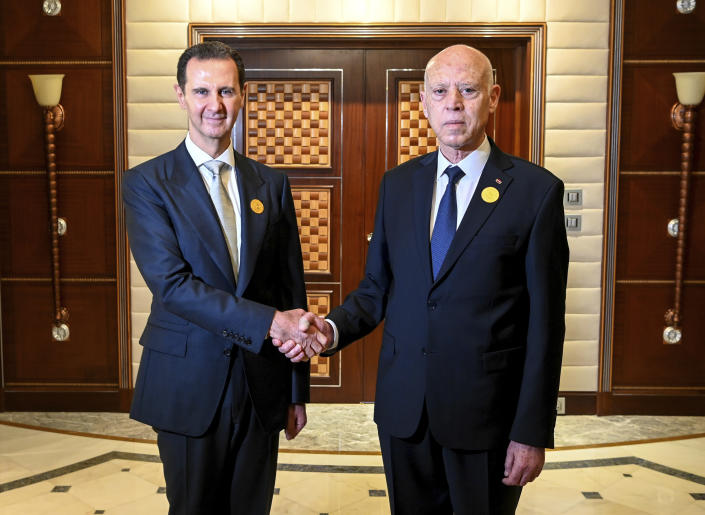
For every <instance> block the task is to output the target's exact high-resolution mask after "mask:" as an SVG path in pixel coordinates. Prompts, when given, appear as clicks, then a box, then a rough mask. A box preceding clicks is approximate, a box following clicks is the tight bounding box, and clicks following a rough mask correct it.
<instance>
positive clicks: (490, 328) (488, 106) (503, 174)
mask: <svg viewBox="0 0 705 515" xmlns="http://www.w3.org/2000/svg"><path fill="white" fill-rule="evenodd" d="M499 93H500V87H499V86H498V85H496V84H493V80H492V66H491V64H490V62H489V60H488V59H487V57H486V56H485V55H484V54H482V53H481V52H479V51H477V50H475V49H473V48H470V47H467V46H464V45H456V46H452V47H449V48H446V49H445V50H443V51H442V52H440V53H439V54H437V55H436V56H434V57H433V58H432V59H431V60H430V61H429V63H428V65H427V67H426V74H425V90H424V92H423V94H422V97H421V98H422V102H423V107H424V113H425V115H426V117H427V118H428V120H429V122H430V124H431V127H432V128H433V130H434V132H435V133H436V136H437V139H438V142H439V151H438V152H434V153H431V154H427V155H425V156H421V157H419V158H416V159H414V160H411V161H409V162H407V163H404V164H402V165H400V166H398V167H396V168H395V169H393V170H390V171H389V172H387V173H386V174H385V176H384V178H383V180H382V184H381V186H380V190H379V201H378V205H377V212H376V218H375V228H374V236H373V237H372V241H371V243H370V247H369V252H368V255H367V264H366V270H365V277H364V279H363V280H362V281H361V282H360V285H359V286H358V288H357V290H355V291H353V292H352V293H351V294H350V295H349V296H348V297H347V298H346V300H345V302H344V303H343V305H342V306H340V307H338V308H336V309H334V310H333V311H332V312H331V313H330V314H329V315H328V317H327V322H329V323H328V324H326V323H325V322H322V321H321V320H320V319H317V318H316V317H314V316H313V314H311V313H308V314H306V316H305V317H306V320H307V322H308V323H311V324H315V325H316V326H317V327H319V328H320V329H321V330H322V331H324V332H326V334H327V336H328V339H329V340H332V341H334V343H333V350H332V351H328V352H334V351H337V350H340V349H343V348H345V346H347V345H348V344H350V343H352V342H353V341H354V340H356V339H358V338H360V337H362V336H364V335H366V334H368V333H369V332H370V331H372V329H374V328H375V327H376V326H377V325H378V324H379V323H380V322H381V321H382V320H383V319H384V320H385V327H384V336H383V339H382V348H381V351H380V357H379V369H378V375H377V393H376V403H375V421H376V422H377V425H378V430H379V437H380V444H381V448H382V457H383V461H384V468H385V474H386V477H387V486H388V490H389V498H390V504H391V508H392V512H393V513H395V514H403V515H407V514H412V513H413V514H421V513H422V514H429V515H442V514H451V513H455V514H456V515H465V514H470V513H473V514H485V513H501V514H504V513H514V511H515V509H516V506H517V503H518V501H519V495H520V493H521V487H522V486H523V485H525V484H526V483H527V482H529V481H532V480H534V479H535V478H536V477H537V476H538V474H539V473H540V471H541V469H542V467H543V463H544V448H546V447H552V446H553V430H554V425H555V417H556V412H555V406H556V398H557V394H558V384H559V377H560V370H561V358H562V348H563V337H564V332H565V325H564V314H565V290H566V279H567V268H568V245H567V241H566V234H565V227H564V221H563V204H562V200H563V184H562V182H561V181H560V180H558V179H557V178H556V177H554V176H553V175H552V174H551V173H550V172H548V171H547V170H545V169H543V168H540V167H538V166H535V165H533V164H531V163H529V162H526V161H523V160H521V159H518V158H516V157H513V156H510V155H507V154H504V153H503V152H502V151H501V150H500V149H499V148H498V147H497V146H496V145H495V144H494V142H492V141H491V140H490V139H489V138H488V137H487V136H486V135H485V127H486V125H487V120H488V117H489V115H490V114H491V113H493V112H494V111H495V109H496V108H497V104H498V101H499ZM334 331H335V333H336V334H335V335H334ZM275 345H278V346H280V351H281V352H283V353H285V354H286V355H287V357H289V358H292V359H293V360H295V361H297V360H304V359H306V358H307V357H310V356H311V355H313V354H314V351H313V350H311V349H309V348H308V347H307V346H306V345H305V344H296V343H295V342H293V341H289V342H285V343H284V344H282V343H281V342H278V341H275Z"/></svg>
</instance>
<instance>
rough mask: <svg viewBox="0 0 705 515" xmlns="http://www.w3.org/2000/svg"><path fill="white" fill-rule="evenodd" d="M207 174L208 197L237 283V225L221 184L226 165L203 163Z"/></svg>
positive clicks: (219, 162)
mask: <svg viewBox="0 0 705 515" xmlns="http://www.w3.org/2000/svg"><path fill="white" fill-rule="evenodd" d="M203 166H205V167H206V168H207V169H208V171H209V172H211V174H212V176H211V180H210V188H209V189H210V195H211V200H212V201H213V206H214V207H215V210H216V212H217V213H218V218H219V219H220V226H221V228H222V229H223V234H224V235H225V241H226V242H227V244H228V250H229V252H230V259H231V262H232V266H233V273H234V274H235V280H236V281H237V273H238V255H237V223H236V221H235V210H234V209H233V203H232V202H231V201H230V197H229V196H228V192H227V190H226V188H225V184H224V183H223V177H222V173H221V172H222V171H223V169H224V168H225V167H226V163H224V162H222V161H217V160H215V159H214V160H212V161H206V162H205V163H203Z"/></svg>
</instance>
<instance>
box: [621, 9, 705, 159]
mask: <svg viewBox="0 0 705 515" xmlns="http://www.w3.org/2000/svg"><path fill="white" fill-rule="evenodd" d="M703 10H705V9H703ZM703 31H704V32H705V29H703ZM703 48H705V47H703ZM703 54H704V55H703V57H704V58H705V50H703ZM703 70H705V63H703V64H662V63H655V64H648V63H638V64H628V63H627V64H625V65H624V68H623V70H622V72H623V90H622V131H621V152H620V170H622V171H624V170H680V150H681V141H682V133H681V132H680V131H677V130H675V129H674V128H673V126H672V125H671V121H670V118H671V107H672V106H673V104H674V103H676V102H677V101H678V96H677V94H676V83H675V80H674V79H673V75H672V74H673V72H687V71H703ZM696 131H697V134H696V142H695V147H696V149H705V109H700V110H699V111H698V116H697V120H696ZM693 167H694V168H693V169H694V170H705V152H698V151H697V150H696V152H695V160H694V162H693Z"/></svg>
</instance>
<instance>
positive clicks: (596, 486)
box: [0, 424, 705, 515]
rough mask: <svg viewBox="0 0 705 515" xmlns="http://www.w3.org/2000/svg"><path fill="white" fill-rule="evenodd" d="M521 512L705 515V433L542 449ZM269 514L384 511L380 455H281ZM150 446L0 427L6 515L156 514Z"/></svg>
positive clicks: (156, 466)
mask: <svg viewBox="0 0 705 515" xmlns="http://www.w3.org/2000/svg"><path fill="white" fill-rule="evenodd" d="M546 459H547V462H546V465H545V468H544V471H543V472H542V474H541V476H540V477H539V478H538V479H537V480H536V481H535V482H533V483H531V484H529V485H528V486H527V487H525V488H524V490H523V493H522V496H521V500H520V503H519V508H518V510H517V514H518V515H534V514H553V513H556V514H568V515H575V514H578V515H579V514H582V513H585V514H604V515H607V514H617V515H623V514H624V515H630V514H643V513H646V514H653V515H705V438H703V437H701V438H690V439H681V440H672V441H662V442H653V443H640V444H631V445H619V446H614V445H610V446H602V447H591V448H580V449H567V450H558V451H553V452H549V453H547V454H546ZM279 461H280V463H279V464H278V472H277V478H276V485H275V496H274V499H273V503H272V511H271V513H272V514H273V515H283V514H292V515H321V514H329V515H356V514H359V515H388V514H389V499H388V496H387V489H386V481H385V478H384V473H383V467H382V460H381V456H379V455H378V454H371V453H336V452H334V453H326V452H313V451H310V450H309V451H307V452H304V453H296V452H285V453H281V454H280V456H279ZM165 490H166V489H165V487H164V476H163V472H162V467H161V463H160V461H159V456H158V453H157V448H156V445H154V444H152V443H139V442H125V441H116V440H106V439H103V438H90V437H84V436H74V435H68V434H60V433H53V432H47V431H38V430H33V429H26V428H20V427H13V426H7V425H3V424H0V513H2V514H3V515H40V514H48V513H51V514H52V515H80V514H87V515H94V514H106V515H120V514H125V515H142V514H144V515H160V514H166V513H167V511H168V502H167V499H166V495H165Z"/></svg>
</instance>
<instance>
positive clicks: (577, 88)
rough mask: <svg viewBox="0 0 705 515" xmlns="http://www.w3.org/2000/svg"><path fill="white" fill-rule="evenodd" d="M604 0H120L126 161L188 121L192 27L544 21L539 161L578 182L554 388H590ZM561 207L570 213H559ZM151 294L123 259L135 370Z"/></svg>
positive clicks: (162, 142)
mask: <svg viewBox="0 0 705 515" xmlns="http://www.w3.org/2000/svg"><path fill="white" fill-rule="evenodd" d="M609 8H610V2H609V0H570V1H566V0H498V1H496V2H492V1H489V0H388V1H383V0H237V1H235V0H168V1H167V0H150V1H149V2H145V1H144V0H127V1H126V18H127V102H128V106H127V107H128V123H127V126H128V154H129V165H130V166H134V165H136V164H138V163H141V162H143V161H145V160H146V159H148V158H150V157H153V156H156V155H158V154H161V153H162V152H165V151H167V150H170V149H171V148H173V147H175V146H176V145H177V144H178V143H179V142H180V141H181V139H182V138H183V137H184V135H185V130H186V118H185V116H184V114H183V112H182V111H181V110H180V109H179V107H178V106H177V104H176V102H175V97H174V91H173V83H174V82H175V80H174V74H175V70H176V61H177V59H178V56H179V55H180V53H181V52H182V51H183V49H184V48H185V47H186V44H187V39H188V37H187V25H188V23H190V22H194V23H203V22H218V23H236V22H240V23H245V22H248V23H252V22H263V23H268V22H269V23H288V22H291V23H310V22H346V23H354V22H382V23H397V22H444V21H447V22H537V21H539V22H542V21H545V22H547V25H548V37H547V40H548V52H547V57H546V135H545V166H546V167H547V168H548V169H549V170H551V171H553V172H554V173H555V174H556V175H558V176H559V177H560V178H562V179H563V180H564V181H565V183H566V187H567V188H582V189H583V192H584V198H583V206H582V208H581V209H579V210H577V211H576V213H579V214H581V215H582V224H583V228H582V232H581V233H579V236H569V242H570V250H571V264H570V272H569V278H568V307H567V311H568V314H567V316H566V322H567V334H566V344H565V353H564V358H563V373H562V376H561V390H564V391H569V390H575V391H596V390H597V384H598V383H597V381H598V378H597V374H598V370H597V369H598V352H599V330H600V273H601V257H602V209H603V187H604V167H605V148H606V106H607V73H608V53H609V52H608V49H609ZM569 212H570V211H569ZM150 301H151V295H150V293H149V290H148V289H147V288H146V286H145V285H144V281H143V280H142V278H141V277H140V275H139V272H138V271H137V268H136V267H135V265H134V262H133V263H132V341H133V345H132V360H133V371H134V373H135V375H136V371H137V367H138V365H139V359H140V355H141V351H142V348H141V347H140V346H139V345H138V340H139V336H140V335H141V334H142V331H143V329H144V326H145V323H146V320H147V315H148V313H149V303H150Z"/></svg>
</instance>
